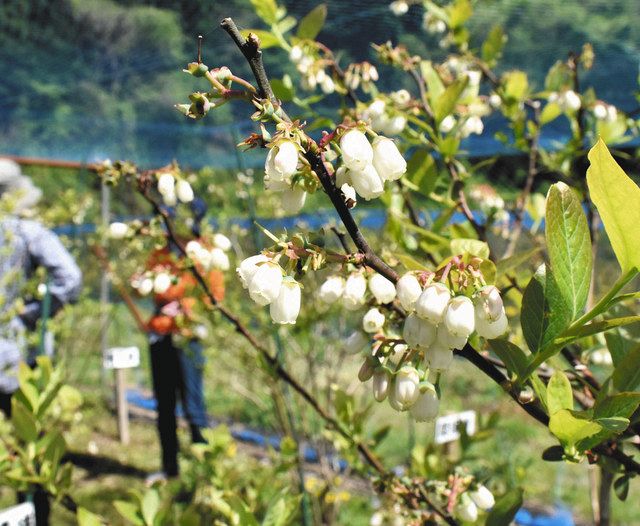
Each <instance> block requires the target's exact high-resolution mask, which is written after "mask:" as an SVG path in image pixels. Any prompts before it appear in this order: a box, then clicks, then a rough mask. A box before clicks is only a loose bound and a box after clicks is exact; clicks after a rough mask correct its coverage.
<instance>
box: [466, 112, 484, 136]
mask: <svg viewBox="0 0 640 526" xmlns="http://www.w3.org/2000/svg"><path fill="white" fill-rule="evenodd" d="M483 131H484V123H483V122H482V119H481V118H480V117H478V116H477V115H472V116H471V117H469V118H468V119H467V120H466V121H464V124H463V125H462V129H461V130H460V133H461V135H462V136H463V137H468V136H469V135H471V134H473V133H475V134H476V135H482V132H483Z"/></svg>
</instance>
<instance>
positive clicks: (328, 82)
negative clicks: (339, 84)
mask: <svg viewBox="0 0 640 526" xmlns="http://www.w3.org/2000/svg"><path fill="white" fill-rule="evenodd" d="M320 89H322V93H324V94H325V95H331V94H332V93H333V92H334V91H335V90H336V83H335V82H334V81H333V78H332V77H331V75H326V76H325V77H324V79H322V82H321V83H320Z"/></svg>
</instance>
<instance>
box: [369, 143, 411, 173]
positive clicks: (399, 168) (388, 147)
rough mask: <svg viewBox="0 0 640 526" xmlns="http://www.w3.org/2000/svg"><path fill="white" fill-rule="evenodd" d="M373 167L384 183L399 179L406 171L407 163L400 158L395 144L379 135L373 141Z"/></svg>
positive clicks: (400, 155)
mask: <svg viewBox="0 0 640 526" xmlns="http://www.w3.org/2000/svg"><path fill="white" fill-rule="evenodd" d="M373 166H374V167H375V169H376V171H377V172H378V175H379V176H380V178H381V179H383V180H385V181H395V180H396V179H400V177H402V175H403V174H404V173H405V172H406V171H407V161H405V160H404V157H402V154H401V153H400V150H398V147H397V146H396V143H395V142H393V141H392V140H391V139H388V138H387V137H383V136H381V135H379V136H378V137H376V138H375V139H374V141H373Z"/></svg>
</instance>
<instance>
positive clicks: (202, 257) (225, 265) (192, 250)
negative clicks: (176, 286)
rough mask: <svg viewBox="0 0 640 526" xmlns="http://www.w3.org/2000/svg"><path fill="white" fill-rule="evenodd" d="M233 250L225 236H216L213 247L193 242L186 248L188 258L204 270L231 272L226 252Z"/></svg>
mask: <svg viewBox="0 0 640 526" xmlns="http://www.w3.org/2000/svg"><path fill="white" fill-rule="evenodd" d="M230 248H231V241H229V238H228V237H227V236H225V235H224V234H220V233H218V234H214V236H213V247H212V248H208V247H206V246H205V245H204V244H203V243H202V242H200V241H197V240H195V239H194V240H191V241H189V242H188V243H187V245H186V246H185V252H186V253H187V256H188V257H189V258H190V259H191V260H192V261H193V262H194V263H195V264H196V265H198V266H199V267H201V268H203V269H204V270H210V269H217V270H229V257H228V256H227V254H226V252H227V251H228V250H229V249H230Z"/></svg>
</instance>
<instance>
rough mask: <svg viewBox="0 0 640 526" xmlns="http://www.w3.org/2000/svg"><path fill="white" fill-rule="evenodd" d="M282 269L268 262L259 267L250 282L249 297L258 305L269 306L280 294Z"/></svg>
mask: <svg viewBox="0 0 640 526" xmlns="http://www.w3.org/2000/svg"><path fill="white" fill-rule="evenodd" d="M280 285H282V269H281V268H280V265H278V264H277V263H274V262H272V261H267V262H266V263H262V264H261V265H260V266H258V270H257V271H256V272H255V274H254V275H253V277H252V278H251V281H250V282H249V295H250V296H251V299H252V300H253V301H255V302H256V303H257V304H258V305H262V306H264V305H269V303H271V302H272V301H274V300H275V299H276V298H277V297H278V295H279V294H280Z"/></svg>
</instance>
